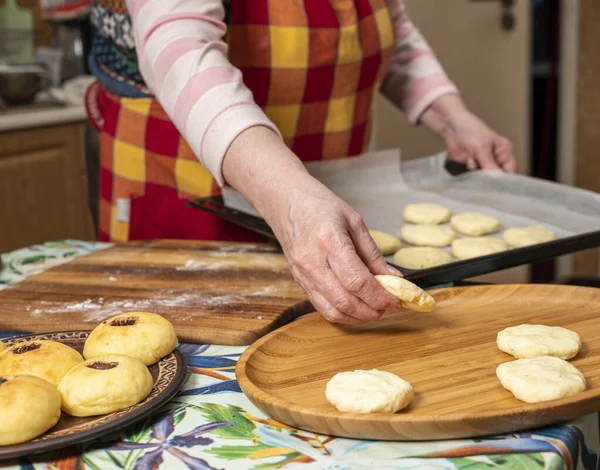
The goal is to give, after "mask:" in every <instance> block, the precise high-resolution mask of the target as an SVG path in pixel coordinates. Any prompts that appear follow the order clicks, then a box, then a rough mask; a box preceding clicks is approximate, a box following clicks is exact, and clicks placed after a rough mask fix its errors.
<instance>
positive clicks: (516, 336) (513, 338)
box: [496, 324, 581, 359]
mask: <svg viewBox="0 0 600 470" xmlns="http://www.w3.org/2000/svg"><path fill="white" fill-rule="evenodd" d="M496 343H497V344H498V348H499V349H500V351H504V352H505V353H507V354H510V355H511V356H514V357H516V358H518V359H524V358H532V357H538V356H554V357H558V358H560V359H571V358H572V357H575V356H576V355H577V353H578V352H579V350H580V349H581V338H579V335H578V334H577V333H575V332H574V331H571V330H567V329H566V328H562V327H560V326H546V325H528V324H524V325H519V326H511V327H509V328H505V329H504V330H502V331H500V332H499V333H498V337H497V339H496Z"/></svg>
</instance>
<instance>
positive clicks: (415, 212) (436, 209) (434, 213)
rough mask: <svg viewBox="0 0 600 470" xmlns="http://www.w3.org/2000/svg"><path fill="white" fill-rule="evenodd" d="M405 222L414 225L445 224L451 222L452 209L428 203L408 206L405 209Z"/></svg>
mask: <svg viewBox="0 0 600 470" xmlns="http://www.w3.org/2000/svg"><path fill="white" fill-rule="evenodd" d="M404 220H406V221H407V222H410V223H412V224H427V225H435V224H443V223H444V222H448V220H450V209H448V208H447V207H444V206H442V205H441V204H430V203H427V202H422V203H419V204H407V205H406V207H405V208H404Z"/></svg>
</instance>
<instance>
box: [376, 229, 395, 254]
mask: <svg viewBox="0 0 600 470" xmlns="http://www.w3.org/2000/svg"><path fill="white" fill-rule="evenodd" d="M369 234H370V235H371V238H372V239H373V241H374V242H375V244H376V245H377V248H379V251H381V254H382V255H384V256H387V255H391V254H393V253H395V252H396V251H398V250H399V249H400V248H401V247H402V242H401V241H400V239H399V238H398V237H395V236H394V235H392V234H391V233H386V232H381V231H379V230H369Z"/></svg>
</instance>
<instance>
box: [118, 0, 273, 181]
mask: <svg viewBox="0 0 600 470" xmlns="http://www.w3.org/2000/svg"><path fill="white" fill-rule="evenodd" d="M127 6H128V8H129V12H130V14H131V16H132V22H133V27H134V36H135V43H136V50H137V55H138V61H139V65H140V71H141V73H142V75H143V77H144V80H145V81H146V83H147V84H148V86H149V87H150V88H151V89H152V90H153V92H154V94H155V95H156V98H157V99H158V101H159V102H160V103H161V105H162V106H163V108H164V109H165V111H166V112H167V114H168V115H169V117H170V118H171V120H172V121H173V123H174V124H175V126H177V129H178V130H179V131H180V132H181V134H182V135H183V136H184V137H185V139H186V140H187V142H188V143H189V144H190V147H191V148H192V150H193V151H194V153H195V154H196V156H197V157H198V159H199V160H200V161H201V162H202V163H203V164H204V166H206V168H207V169H208V170H209V171H210V172H211V174H212V175H213V176H214V177H215V178H216V180H217V181H218V182H219V184H221V185H223V184H224V179H223V173H222V170H221V167H222V163H223V158H224V156H225V152H226V151H227V149H228V148H229V145H230V144H231V142H232V141H233V140H234V139H235V138H236V137H237V136H238V135H239V134H240V133H241V132H243V131H244V130H246V129H248V128H249V127H253V126H266V127H269V128H271V129H272V130H274V131H275V132H277V133H278V134H279V131H278V130H277V127H276V126H275V124H273V123H272V122H271V121H270V120H269V118H268V117H267V116H266V115H265V114H264V113H263V111H262V110H261V109H260V108H259V107H258V106H257V105H256V103H255V102H254V100H253V97H252V92H251V91H250V90H248V88H246V87H245V86H244V84H243V82H242V75H241V73H240V71H239V70H238V69H237V68H235V67H234V66H233V65H231V63H229V61H228V60H227V45H226V44H225V42H224V41H223V36H224V34H225V32H226V28H225V24H224V23H223V17H224V10H223V5H222V0H127Z"/></svg>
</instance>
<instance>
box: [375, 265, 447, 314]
mask: <svg viewBox="0 0 600 470" xmlns="http://www.w3.org/2000/svg"><path fill="white" fill-rule="evenodd" d="M375 279H377V282H379V284H381V287H383V288H384V289H385V290H386V291H388V292H389V293H390V294H392V295H394V296H396V297H398V299H400V302H402V306H403V307H406V308H408V309H411V310H414V311H416V312H433V311H434V310H435V300H434V299H433V297H431V296H430V295H429V294H428V293H427V292H425V291H424V290H423V289H421V288H420V287H419V286H417V285H415V284H413V283H412V282H410V281H407V280H406V279H404V278H402V277H398V276H392V275H388V274H378V275H376V276H375Z"/></svg>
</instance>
